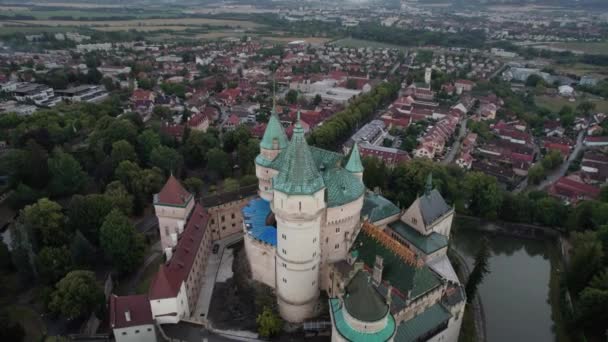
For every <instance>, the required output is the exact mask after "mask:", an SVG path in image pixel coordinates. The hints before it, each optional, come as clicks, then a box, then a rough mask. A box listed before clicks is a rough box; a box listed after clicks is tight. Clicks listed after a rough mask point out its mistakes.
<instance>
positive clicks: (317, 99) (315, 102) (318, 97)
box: [312, 94, 323, 107]
mask: <svg viewBox="0 0 608 342" xmlns="http://www.w3.org/2000/svg"><path fill="white" fill-rule="evenodd" d="M321 102H323V98H322V97H321V95H320V94H317V95H315V97H314V99H313V100H312V104H313V106H315V107H316V106H318V105H320V104H321Z"/></svg>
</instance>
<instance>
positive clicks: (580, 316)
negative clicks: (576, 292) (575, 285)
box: [575, 269, 608, 336]
mask: <svg viewBox="0 0 608 342" xmlns="http://www.w3.org/2000/svg"><path fill="white" fill-rule="evenodd" d="M575 312H576V321H577V322H578V324H579V325H580V326H582V327H585V328H586V329H589V330H591V331H594V332H596V333H597V334H598V336H599V335H600V334H603V333H605V328H606V322H608V269H604V271H603V272H601V273H599V274H597V275H596V276H595V277H593V279H592V280H591V282H590V283H589V286H588V287H586V288H585V289H584V290H583V291H582V292H581V295H580V297H579V299H578V301H577V302H576V310H575ZM602 330H604V331H602Z"/></svg>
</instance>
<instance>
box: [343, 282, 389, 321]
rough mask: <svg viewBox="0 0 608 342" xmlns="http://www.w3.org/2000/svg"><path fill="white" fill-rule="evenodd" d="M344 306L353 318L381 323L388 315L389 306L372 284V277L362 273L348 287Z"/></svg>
mask: <svg viewBox="0 0 608 342" xmlns="http://www.w3.org/2000/svg"><path fill="white" fill-rule="evenodd" d="M344 306H345V307H346V310H347V311H348V313H349V314H350V315H351V316H353V317H354V318H356V319H358V320H360V321H363V322H376V321H379V320H380V319H382V318H383V317H384V316H386V314H387V313H388V305H387V304H386V303H385V302H384V298H382V296H381V295H380V294H379V293H378V292H377V291H376V290H375V289H374V287H373V286H372V284H371V283H370V275H369V274H366V273H365V272H362V271H359V272H357V274H355V276H354V277H353V278H352V279H351V280H350V283H348V285H347V286H346V289H345V292H344Z"/></svg>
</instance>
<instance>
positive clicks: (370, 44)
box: [331, 38, 407, 50]
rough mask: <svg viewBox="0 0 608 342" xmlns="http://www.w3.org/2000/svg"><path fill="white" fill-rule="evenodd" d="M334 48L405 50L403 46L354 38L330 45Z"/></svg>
mask: <svg viewBox="0 0 608 342" xmlns="http://www.w3.org/2000/svg"><path fill="white" fill-rule="evenodd" d="M331 44H333V45H336V46H341V47H347V48H376V49H399V50H407V48H406V47H405V46H400V45H394V44H387V43H380V42H375V41H372V40H362V39H354V38H344V39H340V40H336V41H335V42H333V43H331Z"/></svg>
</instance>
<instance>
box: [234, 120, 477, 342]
mask: <svg viewBox="0 0 608 342" xmlns="http://www.w3.org/2000/svg"><path fill="white" fill-rule="evenodd" d="M255 162H256V176H257V177H258V180H259V190H258V192H259V198H255V199H253V200H251V201H250V202H249V204H248V205H247V206H246V207H244V208H243V218H244V230H245V233H246V234H245V249H246V251H247V256H248V260H249V264H250V267H251V270H252V277H253V279H255V280H257V281H260V282H262V283H264V284H266V285H268V286H270V287H272V288H274V289H275V292H276V296H277V303H278V307H279V312H280V314H281V316H282V317H283V319H285V320H286V321H289V322H294V323H299V322H304V321H306V320H309V319H311V318H313V317H315V316H316V315H318V314H319V313H320V310H321V308H323V305H322V303H319V294H320V291H325V292H326V293H327V294H328V295H329V296H330V299H329V303H328V305H329V310H330V313H331V317H332V322H333V323H332V324H333V330H334V333H333V334H332V339H333V340H336V341H341V340H350V341H354V340H360V339H363V338H369V337H372V336H374V338H379V340H383V341H389V340H393V339H395V340H398V341H402V340H403V341H405V340H410V339H407V338H406V339H404V337H403V336H410V337H414V338H413V339H411V340H446V341H456V340H457V338H458V334H459V331H460V325H461V320H462V313H463V310H464V302H465V297H464V291H463V288H462V286H461V285H460V282H459V280H458V277H457V276H456V274H455V272H454V269H453V268H452V265H451V263H450V261H449V260H448V258H447V255H446V252H447V245H448V238H449V234H450V229H451V224H452V218H453V215H454V209H453V208H452V207H450V206H448V205H447V204H446V203H445V201H444V199H443V197H442V196H441V194H440V193H439V192H438V191H437V190H436V189H433V186H432V178H431V176H430V175H429V178H428V180H427V184H426V188H425V192H424V193H423V194H422V195H421V196H420V197H418V198H417V199H416V201H415V202H414V203H413V204H412V205H411V206H410V208H408V209H407V210H406V211H404V212H401V210H400V209H399V208H398V207H396V206H395V205H394V204H393V203H391V202H390V201H388V200H387V199H386V198H384V197H382V196H381V195H380V194H377V193H372V192H369V191H367V190H366V188H365V186H364V184H363V172H364V169H363V165H362V162H361V158H360V155H359V151H358V147H357V145H356V144H355V145H354V147H353V149H352V151H351V153H350V157H348V158H347V159H346V160H345V158H344V156H343V155H341V154H338V153H335V152H331V151H327V150H323V149H319V148H316V147H312V146H308V144H307V142H306V139H305V137H304V131H303V129H302V127H301V125H300V124H299V118H298V121H297V122H296V125H295V129H294V131H293V136H292V138H291V141H288V139H287V137H286V135H285V132H284V130H283V127H282V126H281V124H280V122H279V120H278V118H277V117H276V115H274V114H273V115H271V117H270V119H269V122H268V125H267V128H266V131H265V133H264V136H263V138H262V141H261V143H260V154H259V155H258V157H257V158H256V160H255ZM419 320H422V321H424V324H426V325H427V326H428V327H427V328H428V330H427V331H423V332H418V333H419V334H418V335H416V332H415V331H414V332H412V331H410V330H416V329H419V326H418V325H419V324H420V322H418V321H419ZM428 321H430V322H428ZM424 334H426V335H424ZM422 335H424V336H426V337H428V338H422V339H420V338H421V337H424V336H422Z"/></svg>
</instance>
